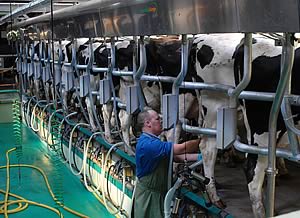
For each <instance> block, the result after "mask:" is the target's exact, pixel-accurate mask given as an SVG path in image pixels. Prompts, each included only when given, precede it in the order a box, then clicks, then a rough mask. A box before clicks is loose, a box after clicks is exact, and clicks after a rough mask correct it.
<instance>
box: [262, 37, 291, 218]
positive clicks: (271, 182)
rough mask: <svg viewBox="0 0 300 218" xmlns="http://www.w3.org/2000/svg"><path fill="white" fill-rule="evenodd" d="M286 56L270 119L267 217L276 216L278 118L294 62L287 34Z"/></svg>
mask: <svg viewBox="0 0 300 218" xmlns="http://www.w3.org/2000/svg"><path fill="white" fill-rule="evenodd" d="M282 49H283V52H282V55H283V56H284V57H283V58H284V64H283V66H281V76H280V80H279V83H278V87H277V90H276V94H275V98H274V101H273V104H272V108H271V111H270V117H269V145H268V151H269V152H268V168H267V169H266V174H267V176H268V186H267V207H266V216H267V217H273V216H274V199H275V177H276V167H275V166H276V165H275V164H276V129H277V118H278V113H279V110H280V105H281V102H282V99H283V96H284V92H285V88H286V85H287V82H288V80H289V75H290V74H291V70H292V65H293V61H294V47H293V45H292V42H291V34H290V33H286V34H285V42H284V47H283V48H282Z"/></svg>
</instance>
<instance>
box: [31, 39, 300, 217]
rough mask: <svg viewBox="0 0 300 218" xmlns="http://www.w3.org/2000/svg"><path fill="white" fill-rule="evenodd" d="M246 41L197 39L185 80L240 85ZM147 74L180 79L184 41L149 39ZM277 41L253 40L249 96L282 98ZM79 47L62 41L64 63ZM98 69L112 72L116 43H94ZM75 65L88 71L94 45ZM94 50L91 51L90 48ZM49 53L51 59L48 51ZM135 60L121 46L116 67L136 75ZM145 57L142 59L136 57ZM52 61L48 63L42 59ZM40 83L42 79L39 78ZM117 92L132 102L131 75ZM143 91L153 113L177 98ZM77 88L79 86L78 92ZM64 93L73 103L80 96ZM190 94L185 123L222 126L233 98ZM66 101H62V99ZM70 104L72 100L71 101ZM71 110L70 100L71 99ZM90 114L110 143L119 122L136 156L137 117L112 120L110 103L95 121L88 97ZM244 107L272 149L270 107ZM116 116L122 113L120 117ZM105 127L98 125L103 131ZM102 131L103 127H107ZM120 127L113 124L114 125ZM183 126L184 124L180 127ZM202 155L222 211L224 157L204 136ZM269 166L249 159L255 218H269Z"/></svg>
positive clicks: (151, 85) (158, 90)
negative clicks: (219, 171)
mask: <svg viewBox="0 0 300 218" xmlns="http://www.w3.org/2000/svg"><path fill="white" fill-rule="evenodd" d="M243 37H244V35H243V34H210V35H198V36H196V37H195V38H193V39H191V40H189V56H188V72H187V75H186V77H185V81H193V82H205V83H218V84H223V85H230V86H236V84H237V83H239V78H242V76H243V66H244V47H243ZM145 44H146V45H145V48H146V57H147V67H146V70H145V74H149V75H156V76H172V77H176V76H177V75H178V73H179V72H180V68H181V64H180V63H181V40H179V39H177V38H170V37H163V38H155V39H152V38H150V39H149V40H147V41H145ZM274 44H275V43H274V40H273V39H270V38H266V37H263V36H261V35H254V37H253V41H252V48H253V58H252V60H253V61H252V79H251V82H250V84H249V85H248V86H247V88H246V90H248V91H259V92H275V91H276V88H277V84H278V81H279V78H280V65H281V52H282V48H281V47H280V46H275V45H274ZM58 45H59V43H54V54H55V57H54V59H58V54H59V52H58V51H59V48H58ZM71 46H72V42H71V41H63V42H62V43H61V47H62V52H63V53H64V55H63V62H64V63H71V62H72V61H73V60H74V55H72V48H71ZM90 48H92V50H93V56H94V63H93V64H94V65H96V66H97V67H107V66H108V65H109V64H110V60H111V44H110V43H109V42H103V41H101V42H97V41H96V42H95V41H94V43H93V44H92V47H90ZM75 49H76V59H77V64H88V63H89V60H90V58H91V56H90V54H92V53H91V52H89V44H88V40H87V39H78V40H77V42H76V48H75ZM90 50H91V49H90ZM34 53H35V54H37V56H38V58H37V59H39V58H41V55H40V52H39V49H37V47H36V49H35V52H34ZM44 53H45V54H47V52H44ZM135 55H136V44H135V41H133V40H130V39H129V40H128V39H125V40H122V41H118V42H116V53H115V57H116V65H115V68H117V69H118V70H123V71H133V70H134V68H135V65H134V61H133V57H134V56H135ZM136 56H138V55H136ZM43 57H44V58H45V59H47V57H45V56H43ZM299 58H300V51H299V50H296V52H295V62H294V65H293V69H292V84H291V90H292V93H293V94H297V95H299V94H300V88H299V86H298V87H297V84H299V82H300V75H299V74H297V73H296V72H297V71H298V68H299V67H300V60H299ZM74 73H75V78H77V77H78V76H79V75H78V74H87V72H86V71H85V70H78V71H75V72H74ZM88 73H89V74H90V82H91V88H92V90H98V86H99V83H98V82H99V80H100V79H102V78H104V77H105V76H106V75H105V74H99V73H95V72H93V71H92V70H90V71H89V72H88ZM38 79H39V78H38ZM113 81H114V83H113V84H114V88H115V90H116V93H117V96H118V97H119V98H120V99H121V101H122V102H126V94H125V89H126V87H128V86H130V85H133V84H134V80H133V78H132V77H131V76H120V77H116V76H113ZM141 87H142V90H143V94H144V97H145V100H146V103H147V105H148V106H150V107H152V108H154V109H155V110H157V111H159V112H160V111H161V109H160V108H161V105H160V104H161V95H162V94H164V93H170V92H171V88H172V87H171V85H170V84H169V83H155V82H147V81H142V82H141ZM75 89H76V87H75ZM75 89H72V90H71V91H70V92H64V93H65V94H68V95H70V96H72V93H74V92H75V91H76V90H75ZM200 93H201V94H199V92H198V91H197V90H192V91H191V90H185V89H180V97H179V105H180V108H179V117H180V118H185V119H189V120H191V119H194V120H196V121H197V122H198V123H201V125H202V126H203V127H207V128H216V127H217V109H218V108H220V107H224V106H228V105H229V97H228V95H227V94H226V93H217V92H211V91H208V90H200ZM60 94H61V96H62V95H63V94H62V93H60ZM65 99H67V98H65ZM65 102H67V103H68V104H70V100H65ZM82 104H83V105H84V106H83V107H84V108H85V107H86V108H87V111H88V115H89V116H88V120H86V122H89V123H90V124H91V125H92V127H93V129H94V130H96V129H97V128H100V126H97V124H95V123H94V121H95V120H96V119H100V118H101V119H103V126H104V132H105V134H104V135H105V137H106V139H107V140H108V141H109V142H113V141H114V138H113V136H112V134H111V125H112V120H114V121H115V122H117V119H119V120H120V122H121V125H120V126H121V127H120V128H121V130H122V134H121V136H122V137H123V138H124V141H125V144H126V145H127V147H126V151H127V152H128V153H129V154H132V155H134V148H133V147H132V146H131V145H130V143H131V140H130V138H131V134H130V126H131V123H132V115H130V114H127V113H126V111H125V110H123V109H120V110H119V112H118V118H117V119H112V114H113V103H112V102H110V103H107V104H105V105H102V106H101V109H100V110H98V114H97V115H96V116H98V117H96V116H95V114H94V115H93V111H92V110H93V108H92V107H95V106H94V105H97V107H98V106H99V105H98V104H97V100H96V98H94V97H92V96H87V97H85V104H84V103H82ZM240 107H244V109H245V110H243V111H244V112H245V114H244V117H245V118H247V119H245V120H244V121H248V122H247V124H248V125H247V126H249V127H250V128H248V132H249V134H250V136H251V137H250V139H249V143H251V144H257V145H258V146H263V147H266V146H267V145H268V119H266V118H268V117H269V113H270V109H271V102H262V101H254V100H245V101H243V104H242V105H241V106H240ZM292 110H293V114H296V116H294V120H295V121H298V120H299V116H298V114H299V110H300V109H299V108H298V107H293V108H292ZM115 113H116V112H115ZM98 125H99V124H98ZM100 125H101V126H102V122H101V124H100ZM113 125H114V124H113ZM179 126H180V125H179ZM277 129H278V132H281V133H282V134H278V136H283V135H284V134H283V133H284V132H285V131H286V128H285V125H284V121H283V118H282V116H281V115H280V116H279V119H278V124H277ZM277 141H278V143H279V144H281V145H287V144H288V142H287V141H286V137H282V138H281V139H280V138H278V140H277ZM199 146H200V150H201V152H202V154H203V161H204V163H203V166H204V173H205V176H206V177H208V178H210V179H211V180H210V181H211V182H210V183H209V184H208V185H207V191H208V194H209V197H210V199H211V200H212V202H214V203H215V204H216V205H218V206H219V207H223V206H224V205H223V203H222V201H221V199H220V197H219V196H218V194H217V191H216V187H215V182H214V165H215V162H216V156H217V145H216V138H214V137H206V136H203V140H202V141H201V144H200V145H199ZM266 166H267V158H266V157H264V156H257V155H248V160H247V168H246V175H247V182H248V188H249V194H250V198H251V202H252V208H253V213H254V215H255V217H265V210H264V206H263V200H262V185H263V180H264V175H265V168H266Z"/></svg>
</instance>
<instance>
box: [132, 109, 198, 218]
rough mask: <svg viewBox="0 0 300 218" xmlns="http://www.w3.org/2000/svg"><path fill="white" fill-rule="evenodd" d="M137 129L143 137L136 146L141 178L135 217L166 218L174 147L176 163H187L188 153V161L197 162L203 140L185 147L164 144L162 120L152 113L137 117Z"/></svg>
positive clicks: (148, 110)
mask: <svg viewBox="0 0 300 218" xmlns="http://www.w3.org/2000/svg"><path fill="white" fill-rule="evenodd" d="M136 125H137V128H138V129H141V130H142V135H141V136H140V138H139V139H138V143H137V145H136V154H135V155H136V156H135V157H136V174H137V177H138V181H137V185H136V192H135V203H134V216H135V217H136V218H142V217H145V218H160V217H164V209H163V206H164V197H165V195H166V193H167V191H168V190H167V181H168V178H167V175H168V162H169V156H170V153H171V146H173V153H174V159H175V160H176V157H177V159H178V160H180V159H183V158H181V157H180V155H182V154H184V153H185V152H186V153H191V154H186V155H185V156H186V157H187V160H188V161H197V159H198V155H199V154H197V153H195V152H199V143H200V139H196V140H190V141H187V142H184V143H182V144H173V143H172V142H163V141H161V140H160V139H159V138H158V136H159V135H160V134H161V132H162V127H161V119H160V117H159V115H158V113H157V112H156V111H154V110H152V109H147V110H145V111H143V112H141V113H140V114H139V115H138V117H137V123H136Z"/></svg>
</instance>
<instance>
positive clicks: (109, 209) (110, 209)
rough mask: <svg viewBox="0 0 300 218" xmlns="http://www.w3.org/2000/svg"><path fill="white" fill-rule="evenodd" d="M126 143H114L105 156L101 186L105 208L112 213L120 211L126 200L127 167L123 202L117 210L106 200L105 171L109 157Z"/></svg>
mask: <svg viewBox="0 0 300 218" xmlns="http://www.w3.org/2000/svg"><path fill="white" fill-rule="evenodd" d="M121 145H124V143H123V142H119V143H116V144H114V145H113V146H112V147H111V148H110V149H109V150H108V152H107V154H106V157H105V161H104V166H103V168H102V170H103V171H102V186H101V192H102V197H103V202H104V206H105V208H106V209H107V210H108V212H109V213H111V214H112V215H115V214H117V213H119V212H120V210H121V209H122V206H123V202H124V195H125V182H126V181H125V168H123V186H122V197H121V203H120V205H119V206H118V207H117V208H118V209H117V210H115V211H114V210H113V208H111V207H109V206H108V204H107V201H106V196H105V190H104V189H105V188H104V187H105V171H106V164H107V161H108V157H109V156H110V153H111V152H112V151H113V150H114V149H115V148H117V147H118V146H121ZM107 179H109V175H107Z"/></svg>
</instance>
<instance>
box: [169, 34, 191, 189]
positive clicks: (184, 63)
mask: <svg viewBox="0 0 300 218" xmlns="http://www.w3.org/2000/svg"><path fill="white" fill-rule="evenodd" d="M188 46H189V43H188V41H187V35H182V44H181V70H180V73H179V74H178V76H177V78H176V80H175V81H174V82H173V86H172V94H173V95H177V98H178V95H179V86H180V85H181V83H182V82H183V80H184V78H185V76H186V73H187V68H188V51H189V47H188ZM178 104H179V101H177V103H176V105H175V107H176V111H177V119H176V122H175V124H174V129H173V142H175V139H176V136H175V128H176V123H177V120H178V108H179V105H178ZM172 174H173V146H172V149H171V154H170V161H169V171H168V189H170V188H171V187H172V176H173V175H172Z"/></svg>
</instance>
